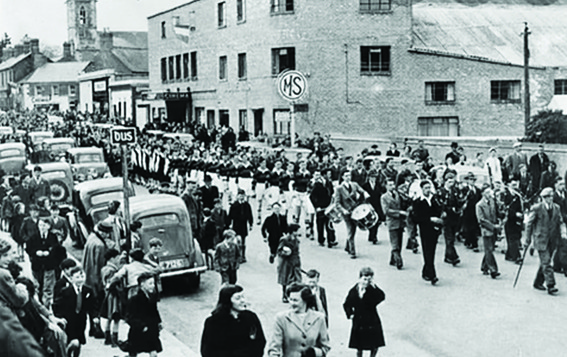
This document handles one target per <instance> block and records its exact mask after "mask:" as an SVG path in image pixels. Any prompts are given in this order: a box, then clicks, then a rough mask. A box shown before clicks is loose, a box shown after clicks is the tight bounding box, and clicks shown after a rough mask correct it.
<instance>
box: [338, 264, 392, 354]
mask: <svg viewBox="0 0 567 357" xmlns="http://www.w3.org/2000/svg"><path fill="white" fill-rule="evenodd" d="M373 277H374V271H372V269H371V268H362V269H361V270H360V274H359V281H358V283H357V284H356V285H355V286H353V287H352V289H350V291H349V292H348V295H347V297H346V300H345V302H344V304H343V308H344V310H345V313H346V316H347V318H348V319H351V320H352V329H351V331H350V341H349V345H348V346H349V347H350V348H354V349H356V350H357V354H356V355H357V357H362V351H365V350H370V356H371V357H374V356H376V354H377V353H378V348H379V347H383V346H385V345H386V342H385V341H384V332H383V331H382V322H381V321H380V317H379V316H378V311H377V310H376V307H377V305H378V304H379V303H381V302H382V301H384V299H385V298H386V295H385V294H384V292H383V291H382V290H381V289H380V288H379V287H378V286H376V285H375V284H373V283H372V279H373Z"/></svg>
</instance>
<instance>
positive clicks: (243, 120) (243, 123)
mask: <svg viewBox="0 0 567 357" xmlns="http://www.w3.org/2000/svg"><path fill="white" fill-rule="evenodd" d="M238 127H239V128H240V129H243V130H244V131H248V111H247V110H246V109H241V110H239V111H238Z"/></svg>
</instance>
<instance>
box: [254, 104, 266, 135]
mask: <svg viewBox="0 0 567 357" xmlns="http://www.w3.org/2000/svg"><path fill="white" fill-rule="evenodd" d="M252 112H253V113H254V136H258V135H260V133H264V109H263V108H262V109H253V110H252Z"/></svg>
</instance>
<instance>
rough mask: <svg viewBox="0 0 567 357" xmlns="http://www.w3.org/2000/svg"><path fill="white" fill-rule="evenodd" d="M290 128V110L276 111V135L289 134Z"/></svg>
mask: <svg viewBox="0 0 567 357" xmlns="http://www.w3.org/2000/svg"><path fill="white" fill-rule="evenodd" d="M290 126H291V120H290V115H289V109H274V134H276V135H277V134H289V132H290Z"/></svg>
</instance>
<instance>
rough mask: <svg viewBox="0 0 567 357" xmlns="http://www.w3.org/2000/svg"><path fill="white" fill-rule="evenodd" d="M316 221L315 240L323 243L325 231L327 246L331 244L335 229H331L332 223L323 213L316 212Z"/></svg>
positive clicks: (333, 239)
mask: <svg viewBox="0 0 567 357" xmlns="http://www.w3.org/2000/svg"><path fill="white" fill-rule="evenodd" d="M316 221H317V222H316V223H317V240H318V241H319V243H320V244H324V243H325V231H326V232H327V244H330V243H333V242H334V241H335V240H336V237H335V228H334V227H333V223H332V222H331V221H330V220H329V217H327V215H326V214H325V211H321V212H317V216H316Z"/></svg>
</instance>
